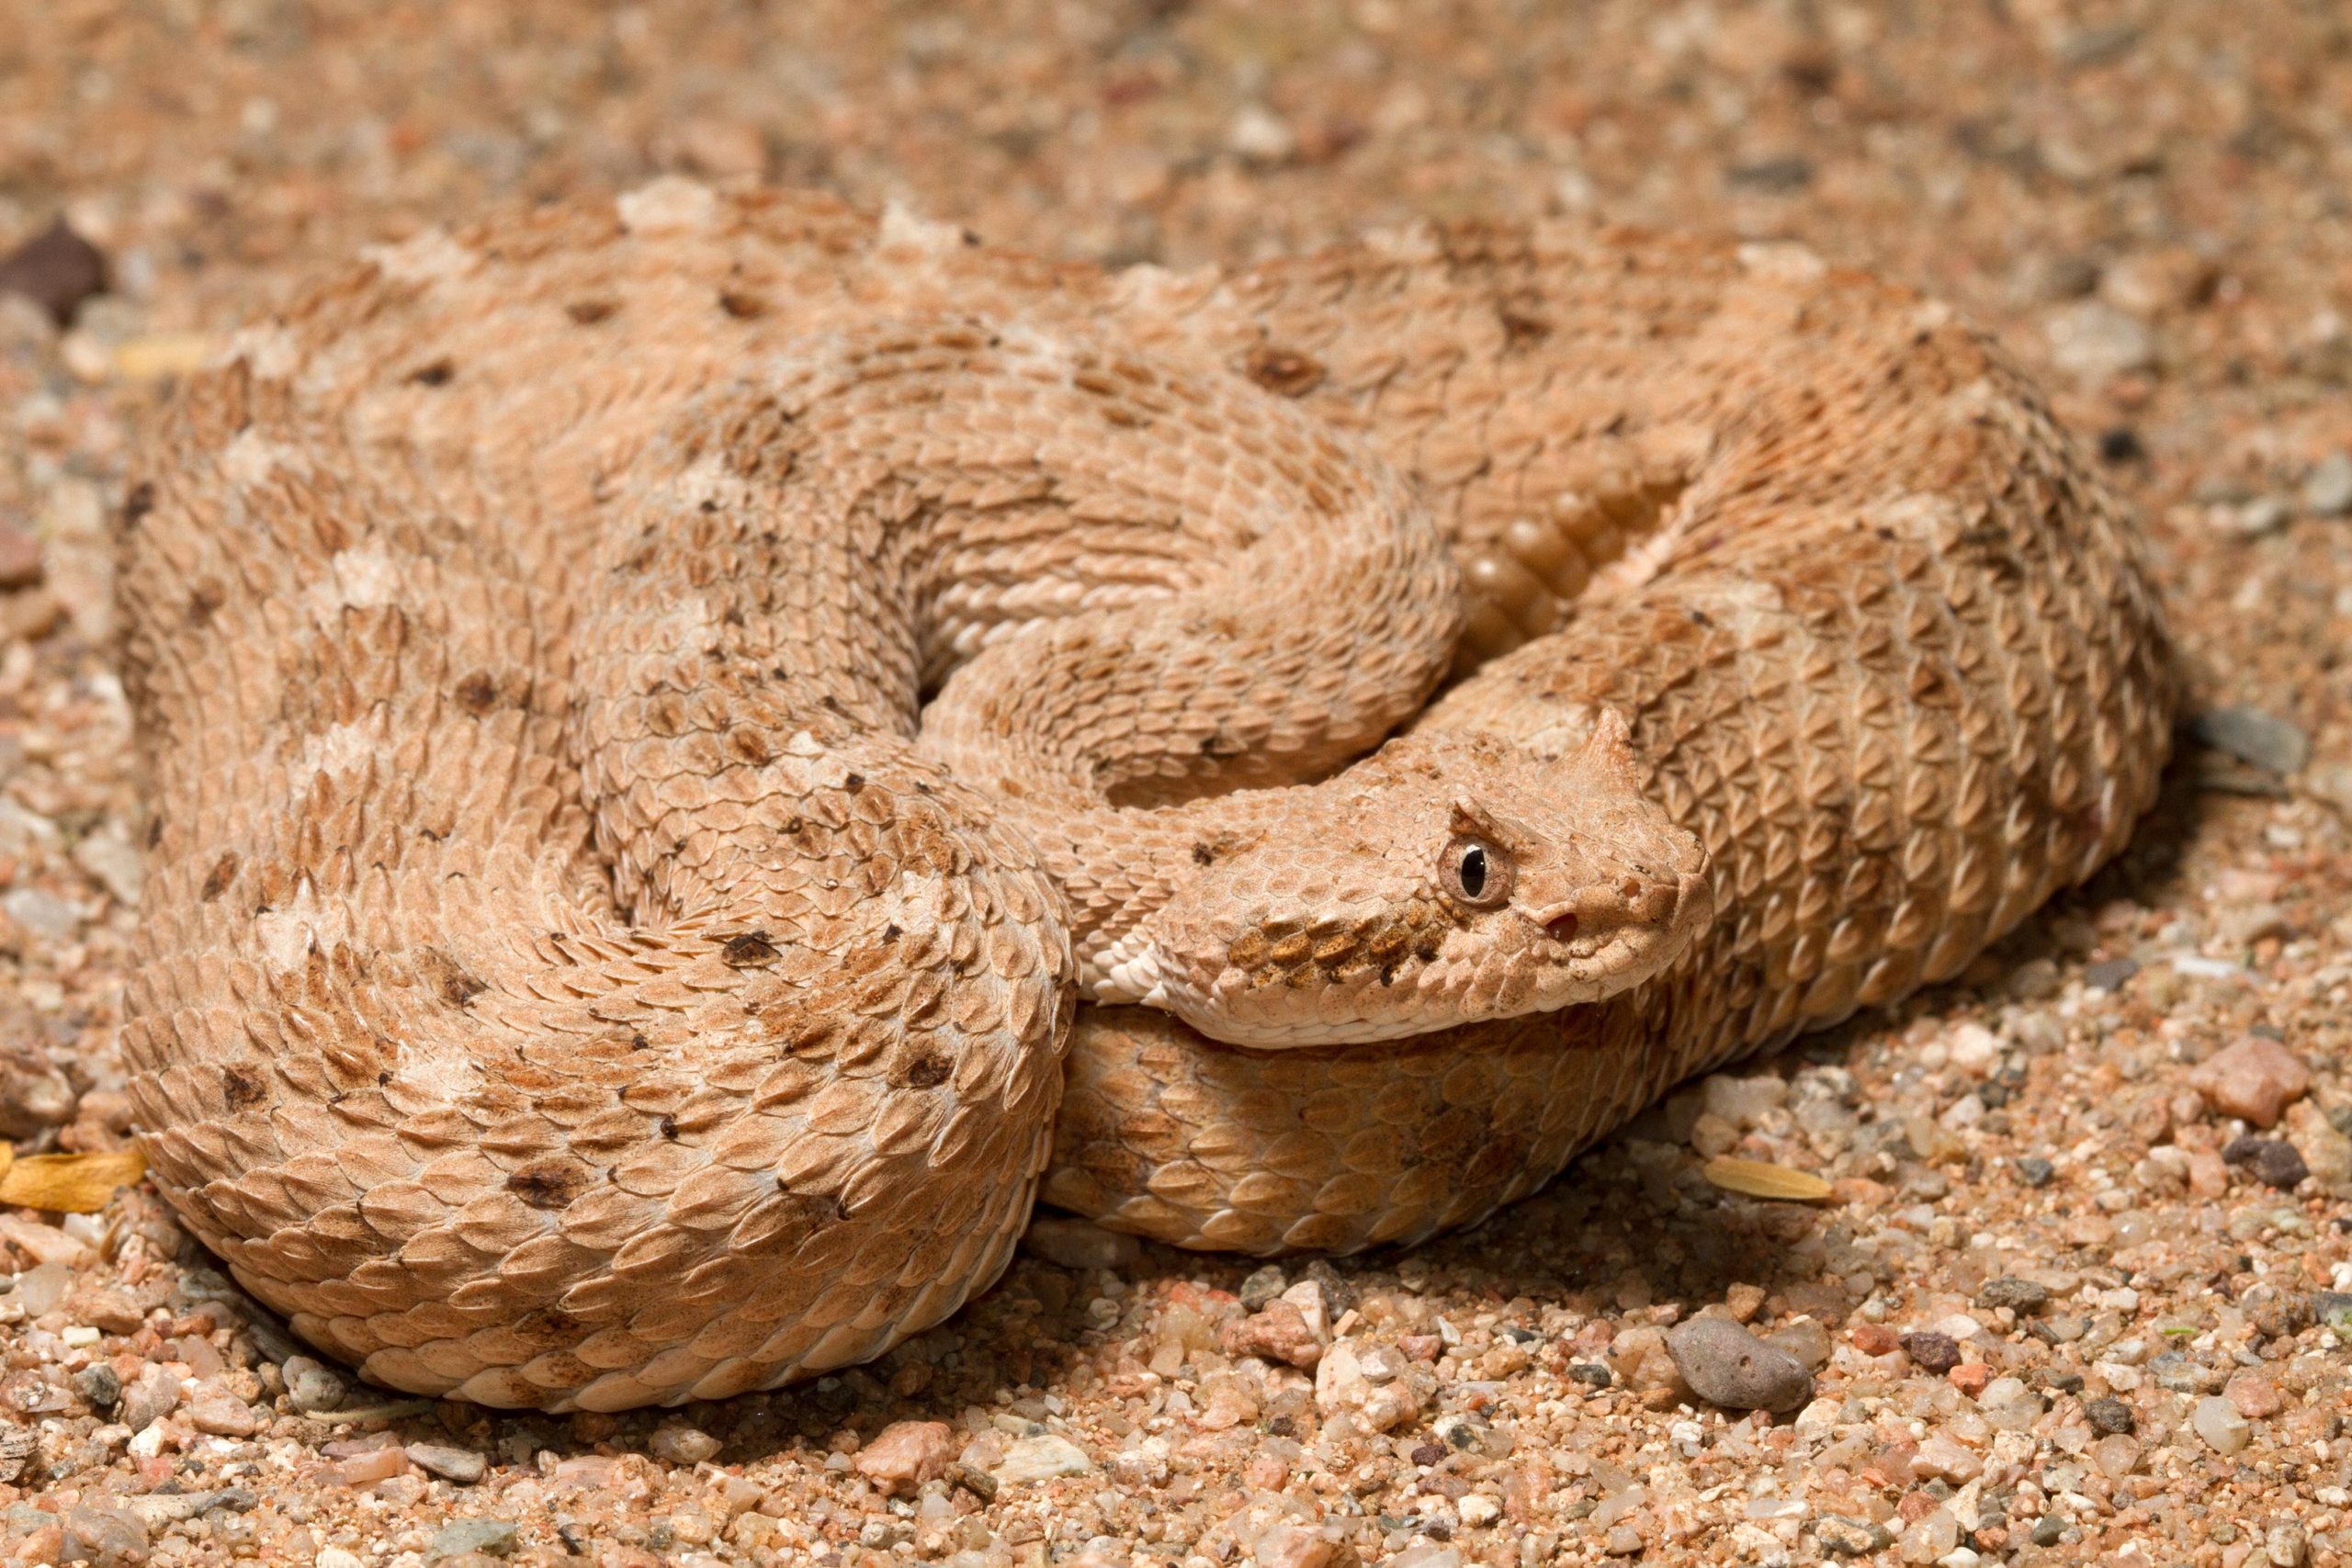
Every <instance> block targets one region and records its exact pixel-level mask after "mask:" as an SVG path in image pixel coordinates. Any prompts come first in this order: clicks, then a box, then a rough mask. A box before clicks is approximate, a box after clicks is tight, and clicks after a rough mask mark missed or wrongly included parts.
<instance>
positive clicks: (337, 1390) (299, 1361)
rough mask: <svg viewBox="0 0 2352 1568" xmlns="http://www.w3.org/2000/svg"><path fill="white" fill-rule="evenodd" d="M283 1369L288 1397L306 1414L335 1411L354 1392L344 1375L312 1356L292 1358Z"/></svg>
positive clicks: (296, 1407) (288, 1359)
mask: <svg viewBox="0 0 2352 1568" xmlns="http://www.w3.org/2000/svg"><path fill="white" fill-rule="evenodd" d="M283 1370H284V1373H285V1377H286V1397H287V1398H288V1399H289V1400H291V1401H292V1402H293V1404H294V1408H295V1409H297V1410H300V1411H302V1412H304V1413H305V1414H311V1415H315V1414H317V1413H319V1412H321V1411H326V1410H334V1409H335V1408H337V1407H338V1406H340V1405H341V1404H343V1402H344V1400H345V1398H346V1397H347V1396H348V1394H349V1393H350V1390H349V1388H348V1387H347V1386H346V1385H345V1382H344V1381H343V1379H342V1378H340V1377H338V1376H336V1375H335V1374H334V1372H333V1371H329V1370H328V1369H327V1368H326V1367H325V1366H323V1365H322V1364H321V1363H319V1362H317V1361H314V1360H312V1359H310V1358H309V1357H308V1356H289V1357H288V1358H287V1360H286V1365H285V1368H284V1369H283Z"/></svg>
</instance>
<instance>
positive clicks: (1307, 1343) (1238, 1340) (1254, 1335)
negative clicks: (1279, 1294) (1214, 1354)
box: [1224, 1299, 1323, 1371]
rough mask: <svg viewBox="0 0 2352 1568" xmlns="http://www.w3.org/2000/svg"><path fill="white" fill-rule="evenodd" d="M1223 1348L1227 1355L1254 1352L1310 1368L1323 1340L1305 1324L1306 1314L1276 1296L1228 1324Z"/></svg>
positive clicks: (1259, 1356)
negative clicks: (1258, 1310)
mask: <svg viewBox="0 0 2352 1568" xmlns="http://www.w3.org/2000/svg"><path fill="white" fill-rule="evenodd" d="M1224 1348H1225V1353H1226V1354H1227V1355H1228V1356H1256V1357H1258V1358H1259V1359H1261V1360H1267V1361H1280V1362H1282V1363H1283V1365H1285V1366H1292V1367H1296V1368H1298V1369H1299V1370H1301V1371H1313V1370H1314V1369H1315V1364H1316V1363H1317V1361H1320V1360H1321V1359H1323V1342H1322V1340H1321V1339H1319V1338H1318V1337H1317V1336H1316V1335H1315V1333H1314V1331H1313V1330H1312V1329H1311V1328H1309V1327H1308V1325H1307V1322H1306V1316H1305V1315H1304V1314H1302V1313H1301V1312H1300V1311H1299V1309H1298V1308H1297V1307H1296V1306H1295V1304H1293V1303H1290V1302H1286V1301H1283V1300H1280V1299H1277V1300H1274V1301H1271V1302H1268V1303H1266V1305H1265V1307H1264V1309H1263V1310H1262V1311H1260V1312H1256V1313H1252V1314H1250V1316H1248V1317H1245V1318H1242V1319H1240V1320H1238V1322H1235V1323H1232V1324H1228V1325H1227V1326H1226V1330H1225V1335H1224Z"/></svg>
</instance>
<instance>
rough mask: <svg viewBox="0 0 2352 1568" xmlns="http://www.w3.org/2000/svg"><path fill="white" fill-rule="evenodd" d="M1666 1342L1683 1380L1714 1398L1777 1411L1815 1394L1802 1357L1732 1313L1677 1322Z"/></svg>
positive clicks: (1730, 1405)
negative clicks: (1768, 1341)
mask: <svg viewBox="0 0 2352 1568" xmlns="http://www.w3.org/2000/svg"><path fill="white" fill-rule="evenodd" d="M1666 1348H1667V1353H1668V1355H1670V1356H1672V1357H1673V1358H1674V1365H1675V1369H1676V1370H1677V1371H1679V1372H1680V1373H1681V1374H1682V1381H1683V1382H1687V1383H1689V1384H1690V1385H1691V1392H1693V1393H1696V1394H1698V1396H1699V1397H1700V1398H1702V1399H1703V1400H1705V1401H1706V1402H1707V1403H1708V1404H1717V1405H1721V1406H1722V1407H1723V1408H1724V1409H1726V1410H1770V1411H1772V1412H1774V1413H1776V1414H1779V1413H1784V1412H1787V1411H1792V1410H1795V1409H1798V1408H1799V1407H1801V1406H1802V1405H1803V1404H1804V1403H1805V1402H1806V1401H1807V1400H1809V1399H1811V1398H1812V1397H1813V1374H1812V1373H1811V1372H1809V1371H1806V1370H1805V1367H1804V1362H1802V1361H1800V1360H1798V1359H1797V1358H1796V1357H1794V1356H1792V1355H1791V1354H1790V1353H1789V1352H1788V1351H1786V1350H1784V1349H1782V1348H1780V1347H1779V1346H1776V1345H1768V1344H1766V1343H1765V1342H1764V1341H1762V1340H1760V1339H1758V1338H1757V1337H1756V1336H1754V1335H1753V1334H1750V1333H1749V1332H1748V1331H1747V1329H1745V1328H1743V1327H1741V1326H1740V1325H1738V1324H1736V1323H1734V1322H1732V1321H1731V1320H1730V1319H1729V1318H1724V1317H1694V1318H1692V1319H1691V1320H1690V1321H1689V1322H1688V1323H1681V1324H1677V1325H1675V1326H1674V1327H1673V1328H1672V1329H1671V1330H1669V1331H1668V1334H1667V1337H1666Z"/></svg>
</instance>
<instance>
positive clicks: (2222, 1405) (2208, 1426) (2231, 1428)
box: [2188, 1394, 2254, 1454]
mask: <svg viewBox="0 0 2352 1568" xmlns="http://www.w3.org/2000/svg"><path fill="white" fill-rule="evenodd" d="M2188 1420H2189V1425H2190V1426H2192V1427H2196V1428H2197V1435H2198V1436H2199V1437H2200V1438H2204V1439H2205V1446H2206V1447H2207V1448H2209V1449H2211V1450H2213V1451H2214V1452H2215V1453H2218V1454H2241V1453H2244V1452H2245V1448H2246V1445H2247V1444H2248V1443H2250V1442H2252V1441H2253V1440H2254V1427H2253V1424H2252V1423H2250V1422H2248V1421H2247V1420H2246V1418H2245V1415H2244V1414H2243V1413H2242V1412H2241V1411H2240V1410H2239V1409H2238V1407H2237V1406H2236V1405H2234V1404H2231V1403H2230V1402H2229V1401H2228V1400H2226V1399H2223V1398H2222V1397H2221V1396H2220V1395H2218V1394H2208V1395H2206V1396H2205V1397H2204V1398H2202V1399H2200V1400H2199V1401H2198V1402H2197V1408H2196V1410H2195V1411H2194V1412H2193V1413H2192V1414H2191V1415H2190V1416H2189V1418H2188Z"/></svg>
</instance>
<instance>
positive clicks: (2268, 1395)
mask: <svg viewBox="0 0 2352 1568" xmlns="http://www.w3.org/2000/svg"><path fill="white" fill-rule="evenodd" d="M2222 1398H2223V1399H2226V1400H2228V1401H2229V1402H2230V1404H2231V1405H2232V1406H2233V1408H2234V1409H2235V1410H2236V1411H2237V1413H2238V1414H2239V1415H2241V1416H2245V1418H2246V1419H2247V1420H2249V1421H2267V1420H2268V1419H2269V1418H2270V1417H2271V1416H2276V1415H2278V1410H2279V1407H2280V1405H2281V1404H2283V1403H2284V1402H2283V1401H2282V1400H2281V1399H2280V1398H2279V1395H2278V1384H2277V1383H2274V1382H2271V1381H2270V1379H2269V1376H2268V1375H2267V1373H2265V1372H2263V1371H2261V1370H2260V1369H2258V1368H2256V1367H2242V1368H2240V1369H2239V1370H2238V1371H2234V1372H2233V1373H2231V1374H2230V1381H2229V1382H2226V1383H2224V1384H2223V1385H2222Z"/></svg>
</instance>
